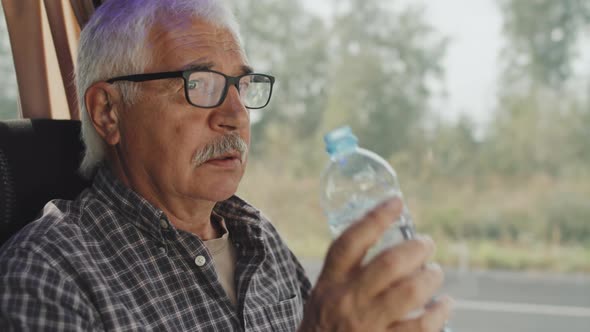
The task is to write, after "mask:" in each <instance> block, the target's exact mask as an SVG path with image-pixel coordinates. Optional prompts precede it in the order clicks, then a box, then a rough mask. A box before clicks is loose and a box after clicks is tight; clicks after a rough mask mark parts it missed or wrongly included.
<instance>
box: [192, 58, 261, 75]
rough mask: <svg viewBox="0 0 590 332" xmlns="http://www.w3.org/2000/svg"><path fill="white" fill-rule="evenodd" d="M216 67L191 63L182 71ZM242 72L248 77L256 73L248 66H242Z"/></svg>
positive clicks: (208, 64) (211, 63) (211, 64)
mask: <svg viewBox="0 0 590 332" xmlns="http://www.w3.org/2000/svg"><path fill="white" fill-rule="evenodd" d="M214 66H215V64H214V63H213V62H198V61H195V62H191V63H189V64H186V65H184V66H182V68H180V70H181V71H185V70H211V68H213V67H214ZM240 71H241V73H240V74H242V75H246V74H252V73H253V72H254V69H253V68H252V67H250V66H248V65H242V66H241V67H240Z"/></svg>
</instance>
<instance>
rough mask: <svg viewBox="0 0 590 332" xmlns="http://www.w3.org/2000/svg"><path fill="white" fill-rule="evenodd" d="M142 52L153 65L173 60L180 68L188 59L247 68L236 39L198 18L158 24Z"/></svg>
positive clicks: (164, 21) (242, 51) (175, 19)
mask: <svg viewBox="0 0 590 332" xmlns="http://www.w3.org/2000/svg"><path fill="white" fill-rule="evenodd" d="M145 49H146V51H148V52H152V59H153V62H152V63H153V64H154V62H156V63H157V62H161V61H165V62H170V61H174V59H175V60H176V61H177V62H178V65H179V66H182V65H183V63H182V62H186V60H187V58H190V57H208V58H211V59H210V60H214V59H215V58H224V59H231V62H241V63H243V64H247V60H246V56H245V53H244V50H243V47H242V45H241V43H240V41H239V38H238V37H237V36H235V35H234V33H232V31H231V30H230V29H228V28H227V27H224V26H222V25H220V24H216V23H214V22H210V21H207V20H205V19H202V18H198V17H188V18H174V19H160V20H158V22H157V23H156V24H155V25H154V26H152V28H151V29H150V31H149V34H148V36H147V41H146V47H145Z"/></svg>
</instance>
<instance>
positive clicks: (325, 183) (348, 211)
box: [321, 127, 413, 260]
mask: <svg viewBox="0 0 590 332" xmlns="http://www.w3.org/2000/svg"><path fill="white" fill-rule="evenodd" d="M324 140H325V143H326V150H327V152H328V154H329V155H330V163H329V165H328V166H327V167H326V169H325V170H324V172H323V174H322V178H321V188H322V193H321V206H322V208H323V210H324V213H325V214H326V216H327V217H328V222H329V225H330V230H331V232H332V235H333V236H334V237H337V236H339V235H340V234H341V233H342V232H343V231H344V230H345V229H346V228H348V226H350V225H351V224H352V223H353V222H355V221H357V220H359V219H361V218H362V217H363V216H364V215H365V214H366V213H367V212H369V211H370V210H372V209H373V208H375V207H376V206H377V205H379V204H380V203H382V202H384V201H385V200H387V199H390V198H393V197H399V198H402V192H401V190H400V186H399V182H398V180H397V176H396V173H395V171H394V170H393V168H392V167H391V166H390V165H389V163H387V162H386V161H385V160H384V159H383V158H381V157H380V156H379V155H377V154H376V153H374V152H371V151H368V150H365V149H363V148H360V147H359V146H358V139H357V138H356V136H354V134H353V133H352V130H351V129H350V127H342V128H338V129H335V130H333V131H331V132H329V133H328V134H327V135H326V136H325V137H324ZM412 237H413V225H412V220H411V217H410V214H409V213H408V210H407V208H406V207H405V205H404V209H403V213H402V215H401V216H400V218H399V220H397V221H396V222H394V223H392V224H391V226H390V227H389V229H388V230H387V231H386V232H385V233H384V234H383V236H382V237H381V239H380V240H379V241H378V242H377V243H376V244H375V245H374V246H373V247H372V248H371V249H370V250H369V252H368V253H367V256H366V257H365V260H369V259H371V258H372V257H373V256H375V255H376V254H377V253H379V252H380V251H382V250H383V249H386V248H388V247H391V246H393V245H395V244H397V243H400V242H402V241H404V240H406V239H410V238H412Z"/></svg>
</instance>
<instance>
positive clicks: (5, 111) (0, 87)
mask: <svg viewBox="0 0 590 332" xmlns="http://www.w3.org/2000/svg"><path fill="white" fill-rule="evenodd" d="M0 77H2V79H1V80H0V120H9V119H17V118H20V117H21V115H20V111H19V107H18V103H17V100H18V97H17V91H18V89H17V85H16V74H15V72H14V61H13V60H12V50H11V48H10V39H9V38H8V29H7V28H6V18H5V16H4V9H3V8H2V4H0Z"/></svg>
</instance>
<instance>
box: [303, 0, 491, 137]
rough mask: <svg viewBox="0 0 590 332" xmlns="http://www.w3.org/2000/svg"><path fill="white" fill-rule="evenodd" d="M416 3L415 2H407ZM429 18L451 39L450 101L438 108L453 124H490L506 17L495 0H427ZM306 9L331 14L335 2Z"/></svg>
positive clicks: (311, 1) (309, 0) (311, 3)
mask: <svg viewBox="0 0 590 332" xmlns="http://www.w3.org/2000/svg"><path fill="white" fill-rule="evenodd" d="M403 1H407V2H410V1H411V0H403ZM422 2H423V3H424V5H425V17H426V19H427V20H428V22H430V24H432V25H433V26H434V27H435V28H436V29H437V30H439V32H441V33H442V34H443V35H445V36H447V37H449V38H450V44H449V46H448V50H447V54H446V58H445V59H444V66H445V70H446V74H445V76H446V77H445V84H446V92H447V97H445V98H436V99H435V101H434V103H433V110H434V112H436V113H440V115H441V116H442V117H444V118H446V119H448V120H455V119H457V118H458V117H459V115H461V114H467V115H468V116H469V117H470V118H471V119H472V121H474V122H475V123H476V124H478V125H485V123H486V122H487V121H488V119H489V115H490V114H491V113H492V112H493V110H494V108H495V107H496V105H495V99H496V91H497V89H496V86H497V80H498V77H497V74H498V72H499V62H498V54H499V52H500V50H501V48H502V43H503V39H502V16H501V14H500V11H499V8H498V7H497V5H496V3H495V1H494V0H444V1H441V0H423V1H422ZM304 4H305V6H306V8H308V9H310V10H312V11H314V12H316V13H318V14H320V15H326V16H327V13H329V11H330V1H317V0H305V1H304Z"/></svg>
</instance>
